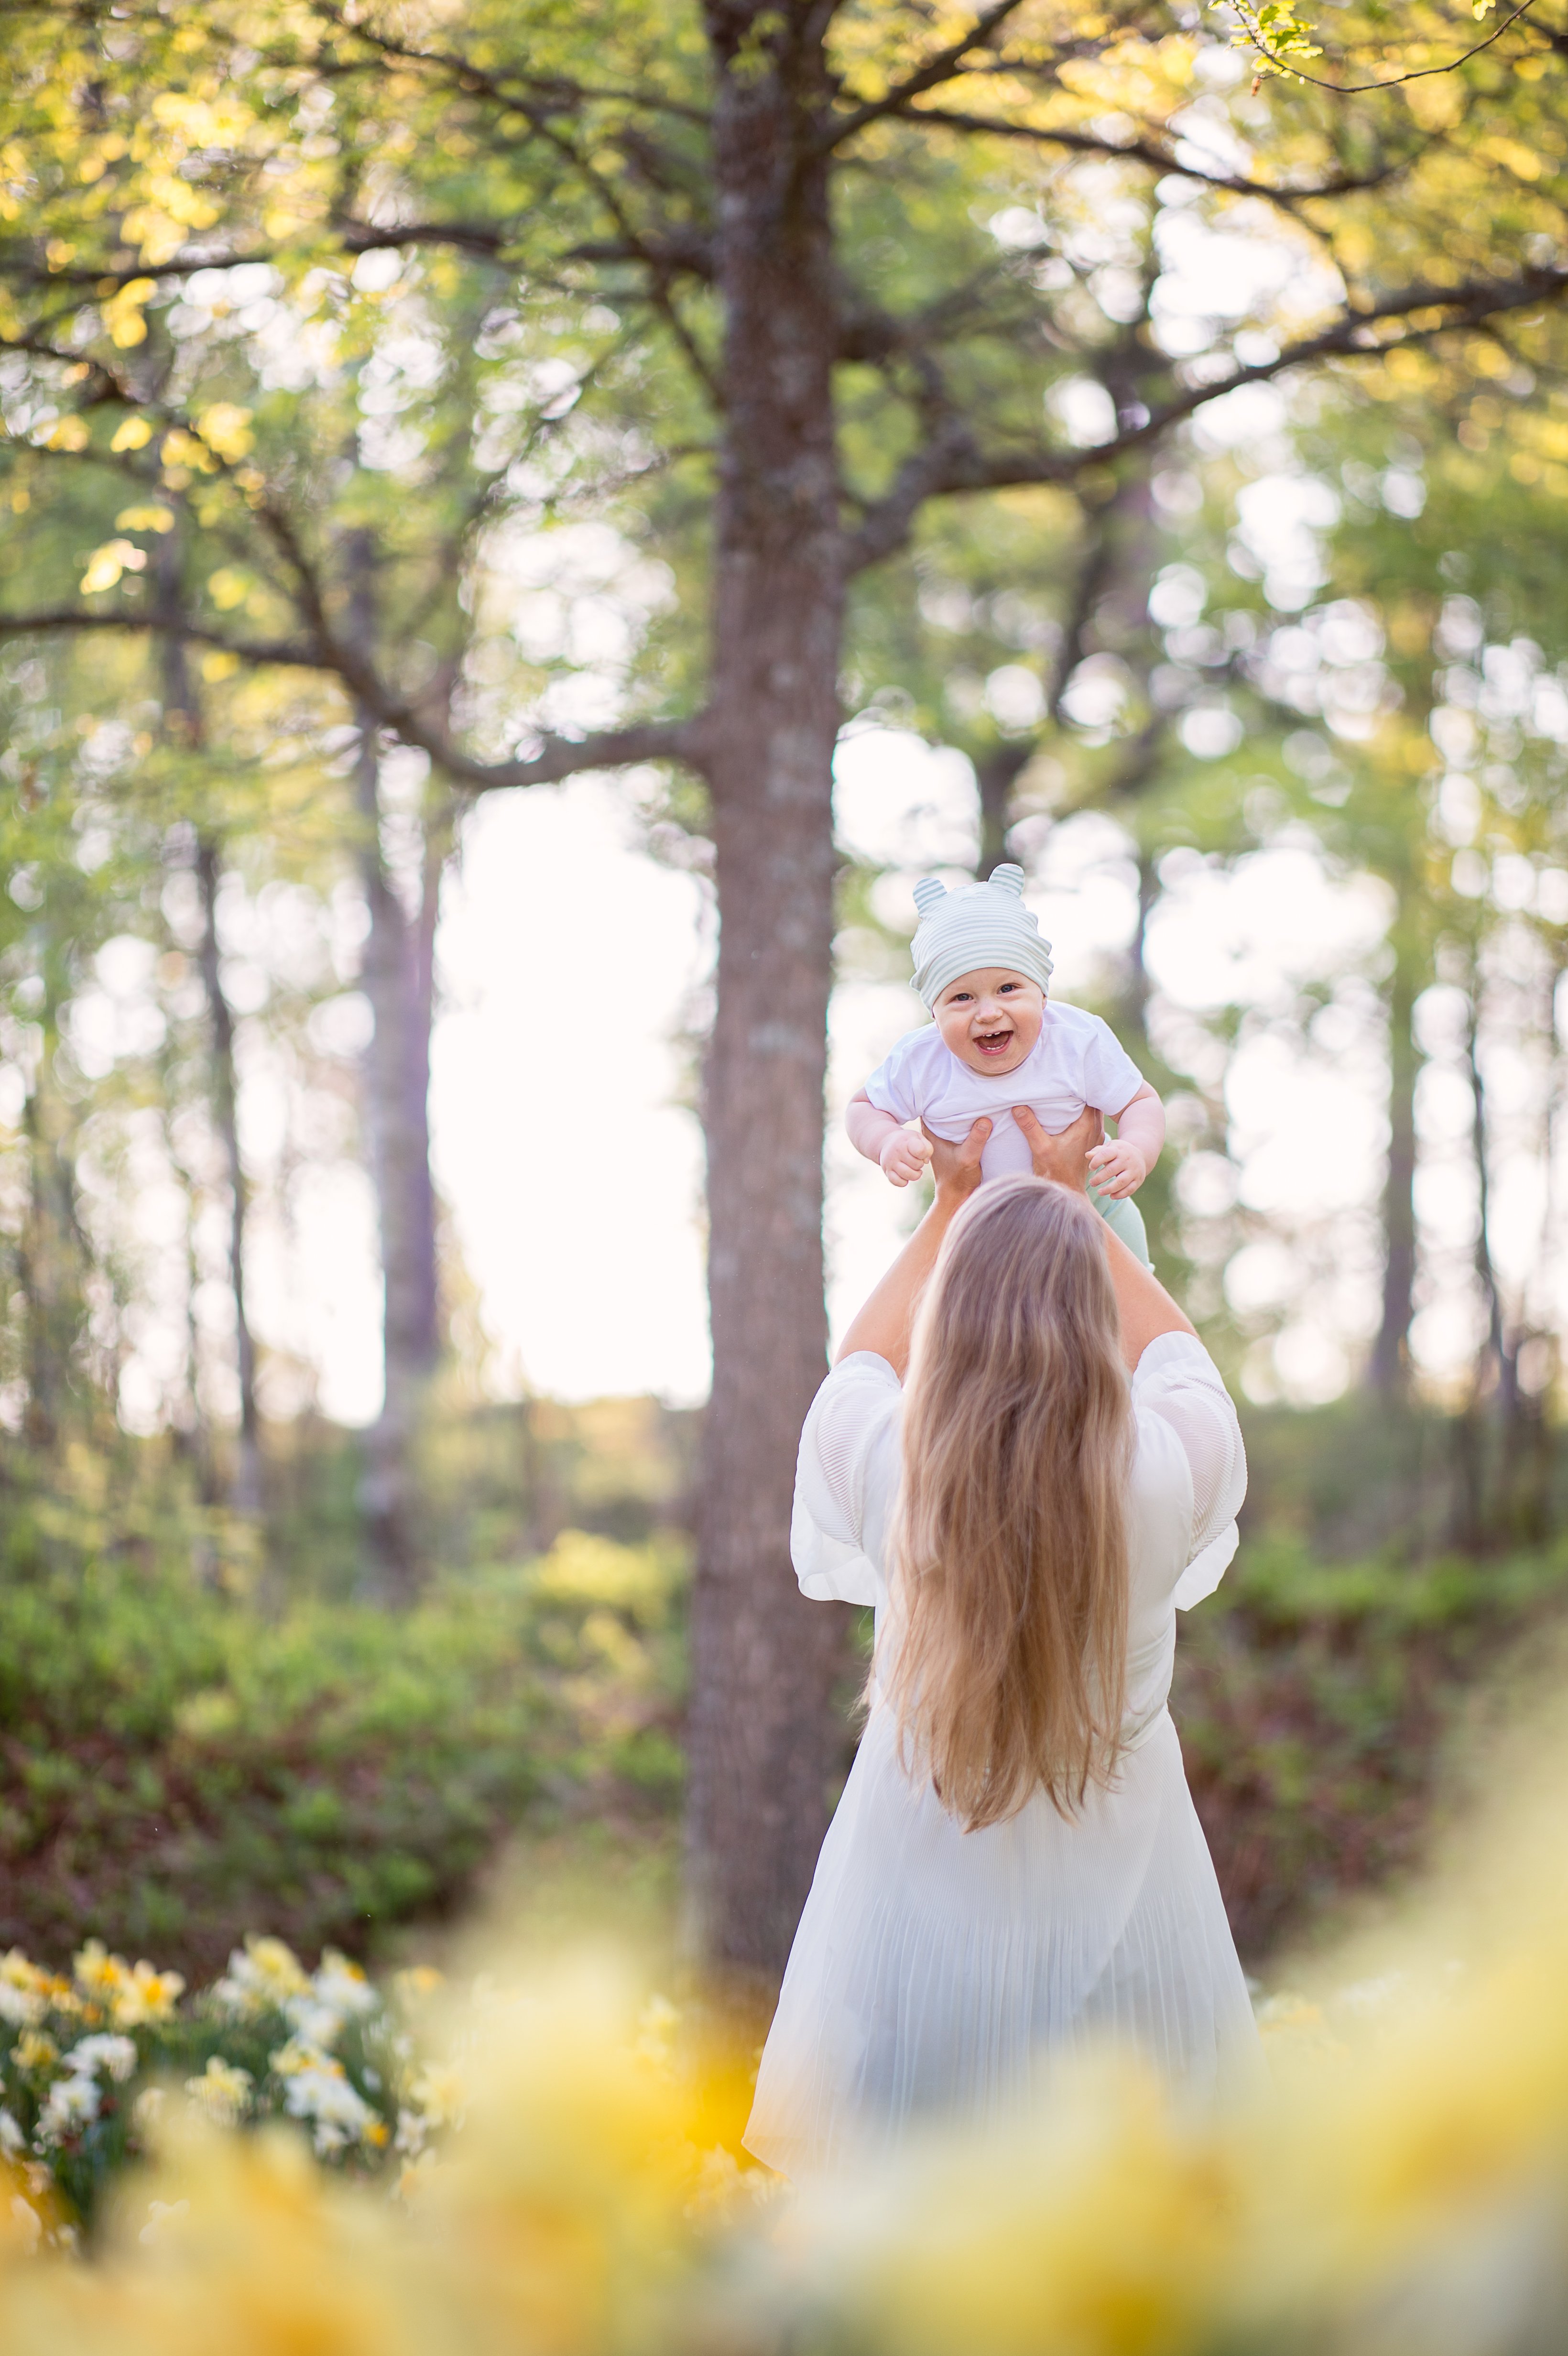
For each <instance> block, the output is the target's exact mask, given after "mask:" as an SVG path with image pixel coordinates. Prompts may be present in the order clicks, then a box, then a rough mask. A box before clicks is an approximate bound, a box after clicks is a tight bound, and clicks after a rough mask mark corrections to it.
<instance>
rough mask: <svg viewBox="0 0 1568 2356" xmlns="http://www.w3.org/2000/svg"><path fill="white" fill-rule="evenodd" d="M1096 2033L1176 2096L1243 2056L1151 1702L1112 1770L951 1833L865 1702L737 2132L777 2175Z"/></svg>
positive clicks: (1177, 1781) (969, 2112)
mask: <svg viewBox="0 0 1568 2356" xmlns="http://www.w3.org/2000/svg"><path fill="white" fill-rule="evenodd" d="M1110 2041H1115V2042H1117V2043H1120V2044H1123V2045H1125V2046H1130V2047H1131V2048H1133V2049H1134V2050H1135V2051H1137V2052H1139V2053H1141V2054H1143V2055H1144V2056H1146V2057H1147V2059H1148V2060H1149V2061H1152V2062H1154V2063H1155V2064H1156V2066H1157V2068H1158V2069H1159V2070H1160V2071H1161V2072H1164V2073H1165V2074H1166V2075H1167V2076H1168V2078H1169V2080H1170V2081H1171V2082H1172V2083H1173V2084H1174V2085H1175V2086H1177V2087H1178V2088H1179V2090H1180V2091H1181V2092H1182V2094H1184V2095H1185V2096H1187V2097H1189V2098H1195V2099H1197V2100H1200V2101H1203V2100H1208V2099H1211V2098H1212V2096H1213V2095H1214V2094H1215V2093H1216V2092H1218V2091H1219V2090H1220V2089H1221V2087H1222V2086H1223V2085H1224V2084H1225V2083H1227V2082H1228V2081H1229V2080H1232V2079H1234V2080H1236V2081H1238V2082H1244V2081H1246V2080H1247V2079H1249V2078H1251V2077H1253V2076H1254V2075H1255V2074H1256V2072H1258V2070H1259V2069H1260V2068H1261V2057H1260V2051H1259V2047H1258V2041H1257V2033H1256V2030H1255V2029H1254V2028H1253V2016H1252V2007H1251V2005H1250V2003H1249V2001H1248V1997H1247V1991H1246V1986H1245V1983H1244V1981H1243V1976H1242V1970H1241V1965H1240V1964H1239V1963H1238V1961H1237V1958H1236V1950H1235V1945H1234V1943H1233V1941H1232V1937H1231V1931H1230V1925H1229V1923H1228V1922H1226V1919H1225V1910H1224V1906H1223V1904H1222V1902H1221V1897H1220V1890H1219V1885H1218V1883H1217V1882H1216V1880H1215V1879H1214V1868H1213V1864H1212V1862H1211V1858H1210V1856H1209V1850H1208V1846H1207V1844H1206V1842H1205V1841H1204V1838H1203V1833H1202V1828H1201V1826H1200V1824H1199V1822H1198V1818H1197V1815H1196V1813H1195V1811H1194V1809H1193V1805H1192V1799H1191V1794H1189V1791H1188V1788H1187V1778H1186V1775H1185V1773H1184V1772H1183V1769H1182V1764H1181V1751H1180V1746H1179V1743H1178V1741H1177V1737H1176V1730H1175V1728H1174V1726H1173V1725H1172V1724H1171V1721H1170V1719H1169V1716H1168V1713H1167V1712H1165V1711H1164V1710H1161V1712H1160V1714H1159V1716H1158V1717H1157V1719H1155V1721H1154V1723H1153V1725H1152V1726H1151V1727H1150V1729H1149V1730H1148V1732H1147V1736H1146V1737H1145V1738H1144V1739H1143V1740H1142V1741H1141V1742H1140V1744H1139V1747H1138V1748H1136V1750H1133V1751H1129V1752H1128V1753H1127V1754H1126V1755H1125V1759H1124V1761H1123V1762H1122V1765H1121V1768H1120V1770H1119V1772H1118V1776H1117V1780H1116V1783H1115V1787H1114V1788H1113V1789H1111V1790H1109V1791H1106V1790H1103V1789H1100V1788H1098V1787H1093V1788H1092V1789H1091V1791H1090V1793H1089V1794H1088V1796H1087V1797H1086V1799H1085V1802H1084V1804H1083V1809H1082V1811H1081V1812H1080V1813H1079V1814H1078V1815H1075V1816H1072V1817H1070V1818H1069V1817H1063V1816H1061V1815H1059V1814H1058V1812H1057V1810H1056V1809H1055V1808H1054V1807H1052V1806H1051V1803H1050V1801H1049V1800H1047V1799H1045V1798H1044V1797H1043V1796H1041V1797H1039V1798H1037V1799H1035V1800H1033V1801H1031V1802H1030V1803H1029V1805H1028V1806H1027V1807H1026V1808H1024V1809H1022V1810H1021V1811H1020V1812H1019V1815H1016V1816H1013V1817H1011V1818H1010V1819H1009V1820H1008V1822H1007V1823H1006V1824H1002V1825H994V1826H987V1828H986V1829H985V1830H983V1831H980V1832H974V1833H965V1832H964V1831H963V1830H962V1829H961V1827H960V1826H958V1824H957V1823H956V1822H955V1819H954V1818H953V1817H952V1816H950V1815H948V1814H947V1813H946V1811H945V1810H944V1808H943V1806H942V1804H941V1803H940V1801H939V1800H938V1799H937V1797H936V1794H935V1793H934V1791H933V1789H932V1787H931V1784H930V1783H929V1781H926V1782H925V1783H915V1782H913V1781H912V1779H911V1778H910V1777H909V1776H907V1775H906V1774H905V1773H904V1772H903V1770H902V1768H901V1765H900V1763H899V1760H898V1756H897V1749H896V1739H895V1731H894V1726H893V1720H892V1716H891V1712H890V1711H889V1710H887V1709H886V1708H877V1709H875V1710H873V1712H872V1715H871V1718H870V1719H869V1723H868V1725H867V1728H866V1731H865V1736H864V1738H863V1740H862V1741H861V1744H860V1749H859V1755H858V1757H857V1759H856V1761H855V1765H854V1768H853V1770H852V1772H851V1773H850V1777H849V1781H848V1784H847V1786H846V1788H845V1792H844V1796H843V1799H842V1800H841V1801H840V1803H839V1805H838V1810H837V1815H835V1817H834V1819H833V1823H832V1825H831V1826H830V1827H829V1829H828V1834H827V1840H826V1841H825V1842H824V1843H823V1847H822V1855H821V1857H820V1858H819V1859H818V1861H817V1868H816V1878H815V1879H814V1880H813V1882H812V1887H811V1894H810V1896H809V1897H808V1899H807V1900H806V1903H805V1912H804V1913H803V1915H802V1917H801V1922H800V1928H799V1930H798V1931H797V1932H796V1933H795V1946H794V1949H793V1951H792V1953H791V1955H790V1960H789V1968H788V1971H787V1972H786V1974H785V1976H784V1987H783V1990H782V1991H781V1994H780V1997H779V2004H778V2010H777V2013H776V2014H775V2016H774V2019H773V2028H772V2029H771V2030H770V2032H769V2036H768V2041H767V2045H766V2048H765V2050H764V2051H763V2061H762V2067H761V2070H760V2072H759V2074H758V2079H757V2092H756V2100H755V2104H754V2105H753V2108H752V2116H751V2120H750V2123H749V2125H748V2126H747V2130H746V2138H745V2140H746V2145H747V2147H748V2149H749V2150H751V2151H752V2152H754V2153H755V2154H756V2156H757V2158H760V2159H762V2160H763V2161H765V2162H766V2163H767V2164H768V2166H769V2167H772V2168H776V2169H780V2170H781V2171H782V2172H783V2173H784V2174H785V2175H787V2176H796V2177H798V2176H800V2175H801V2174H803V2173H805V2172H807V2171H815V2170H818V2169H826V2168H832V2167H836V2166H838V2165H841V2164H843V2163H845V2162H847V2161H849V2160H851V2159H860V2158H865V2157H867V2156H869V2155H874V2153H875V2151H876V2149H877V2147H879V2146H882V2147H885V2146H886V2145H887V2144H888V2143H890V2142H891V2140H892V2139H894V2138H895V2137H896V2136H897V2135H898V2134H899V2132H900V2130H901V2128H902V2127H903V2126H905V2125H906V2123H909V2122H911V2121H912V2120H914V2119H915V2118H916V2117H918V2116H920V2115H925V2114H937V2113H950V2114H952V2115H955V2116H959V2117H962V2118H965V2119H967V2120H969V2121H970V2122H974V2121H975V2120H976V2118H979V2119H982V2120H983V2119H985V2118H987V2117H988V2116H996V2117H997V2118H998V2119H999V2118H1000V2117H1001V2116H1002V2115H1004V2114H1005V2113H1006V2112H1008V2111H1009V2110H1012V2109H1015V2108H1016V2107H1017V2106H1018V2105H1019V2104H1020V2103H1021V2102H1027V2101H1028V2100H1029V2099H1030V2098H1031V2097H1037V2096H1038V2095H1039V2094H1040V2093H1041V2092H1042V2091H1043V2090H1044V2089H1045V2088H1046V2087H1047V2086H1048V2085H1049V2082H1050V2075H1051V2069H1052V2067H1053V2065H1055V2064H1056V2063H1057V2062H1059V2061H1060V2060H1061V2058H1062V2057H1063V2056H1064V2055H1068V2054H1072V2053H1076V2052H1079V2051H1083V2049H1084V2048H1086V2047H1090V2046H1098V2045H1101V2044H1104V2043H1106V2042H1110Z"/></svg>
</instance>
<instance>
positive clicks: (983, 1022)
mask: <svg viewBox="0 0 1568 2356" xmlns="http://www.w3.org/2000/svg"><path fill="white" fill-rule="evenodd" d="M932 1012H933V1014H934V1015H935V1017H936V1027H937V1029H938V1030H939V1031H940V1032H941V1033H942V1036H943V1041H944V1044H945V1045H946V1046H947V1048H948V1049H949V1050H950V1052H951V1053H952V1054H953V1055H956V1056H957V1058H958V1060H959V1062H960V1063H961V1064H967V1065H968V1066H969V1069H970V1070H971V1071H972V1072H990V1073H993V1074H1001V1073H1007V1072H1016V1071H1017V1070H1018V1067H1019V1065H1020V1064H1021V1063H1022V1062H1023V1060H1024V1058H1025V1057H1026V1056H1027V1055H1029V1050H1030V1049H1031V1048H1032V1047H1033V1045H1034V1043H1035V1041H1036V1040H1037V1039H1038V1038H1039V1037H1040V1024H1041V1023H1042V1022H1043V1021H1044V1019H1045V992H1044V991H1043V990H1041V988H1040V984H1039V982H1038V981H1030V980H1029V979H1028V978H1027V977H1026V976H1025V975H1023V974H1021V973H1012V972H1010V971H1009V970H1008V968H1007V967H1006V966H995V965H988V966H983V967H982V968H981V969H980V970H979V971H978V972H977V973H961V974H960V975H959V977H958V979H957V980H956V981H950V982H949V983H948V985H947V987H946V989H945V990H944V991H943V993H942V995H941V997H940V998H939V999H938V1000H937V1001H936V1004H935V1006H934V1007H933V1010H932Z"/></svg>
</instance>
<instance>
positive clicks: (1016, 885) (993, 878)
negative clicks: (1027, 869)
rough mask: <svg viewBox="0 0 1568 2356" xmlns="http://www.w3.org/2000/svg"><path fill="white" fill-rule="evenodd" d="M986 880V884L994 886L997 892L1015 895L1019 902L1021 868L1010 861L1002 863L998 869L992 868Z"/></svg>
mask: <svg viewBox="0 0 1568 2356" xmlns="http://www.w3.org/2000/svg"><path fill="white" fill-rule="evenodd" d="M986 880H987V883H994V884H995V885H996V886H997V890H998V891H1001V892H1012V893H1015V894H1017V895H1018V897H1019V899H1020V900H1021V899H1022V897H1023V888H1024V872H1023V869H1022V868H1021V867H1017V866H1015V865H1014V864H1013V862H1012V861H1011V860H1010V859H1009V860H1008V861H1006V862H1004V863H1003V864H1002V865H1001V866H1000V867H993V868H992V870H991V873H990V874H989V875H988V876H987V879H986Z"/></svg>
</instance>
